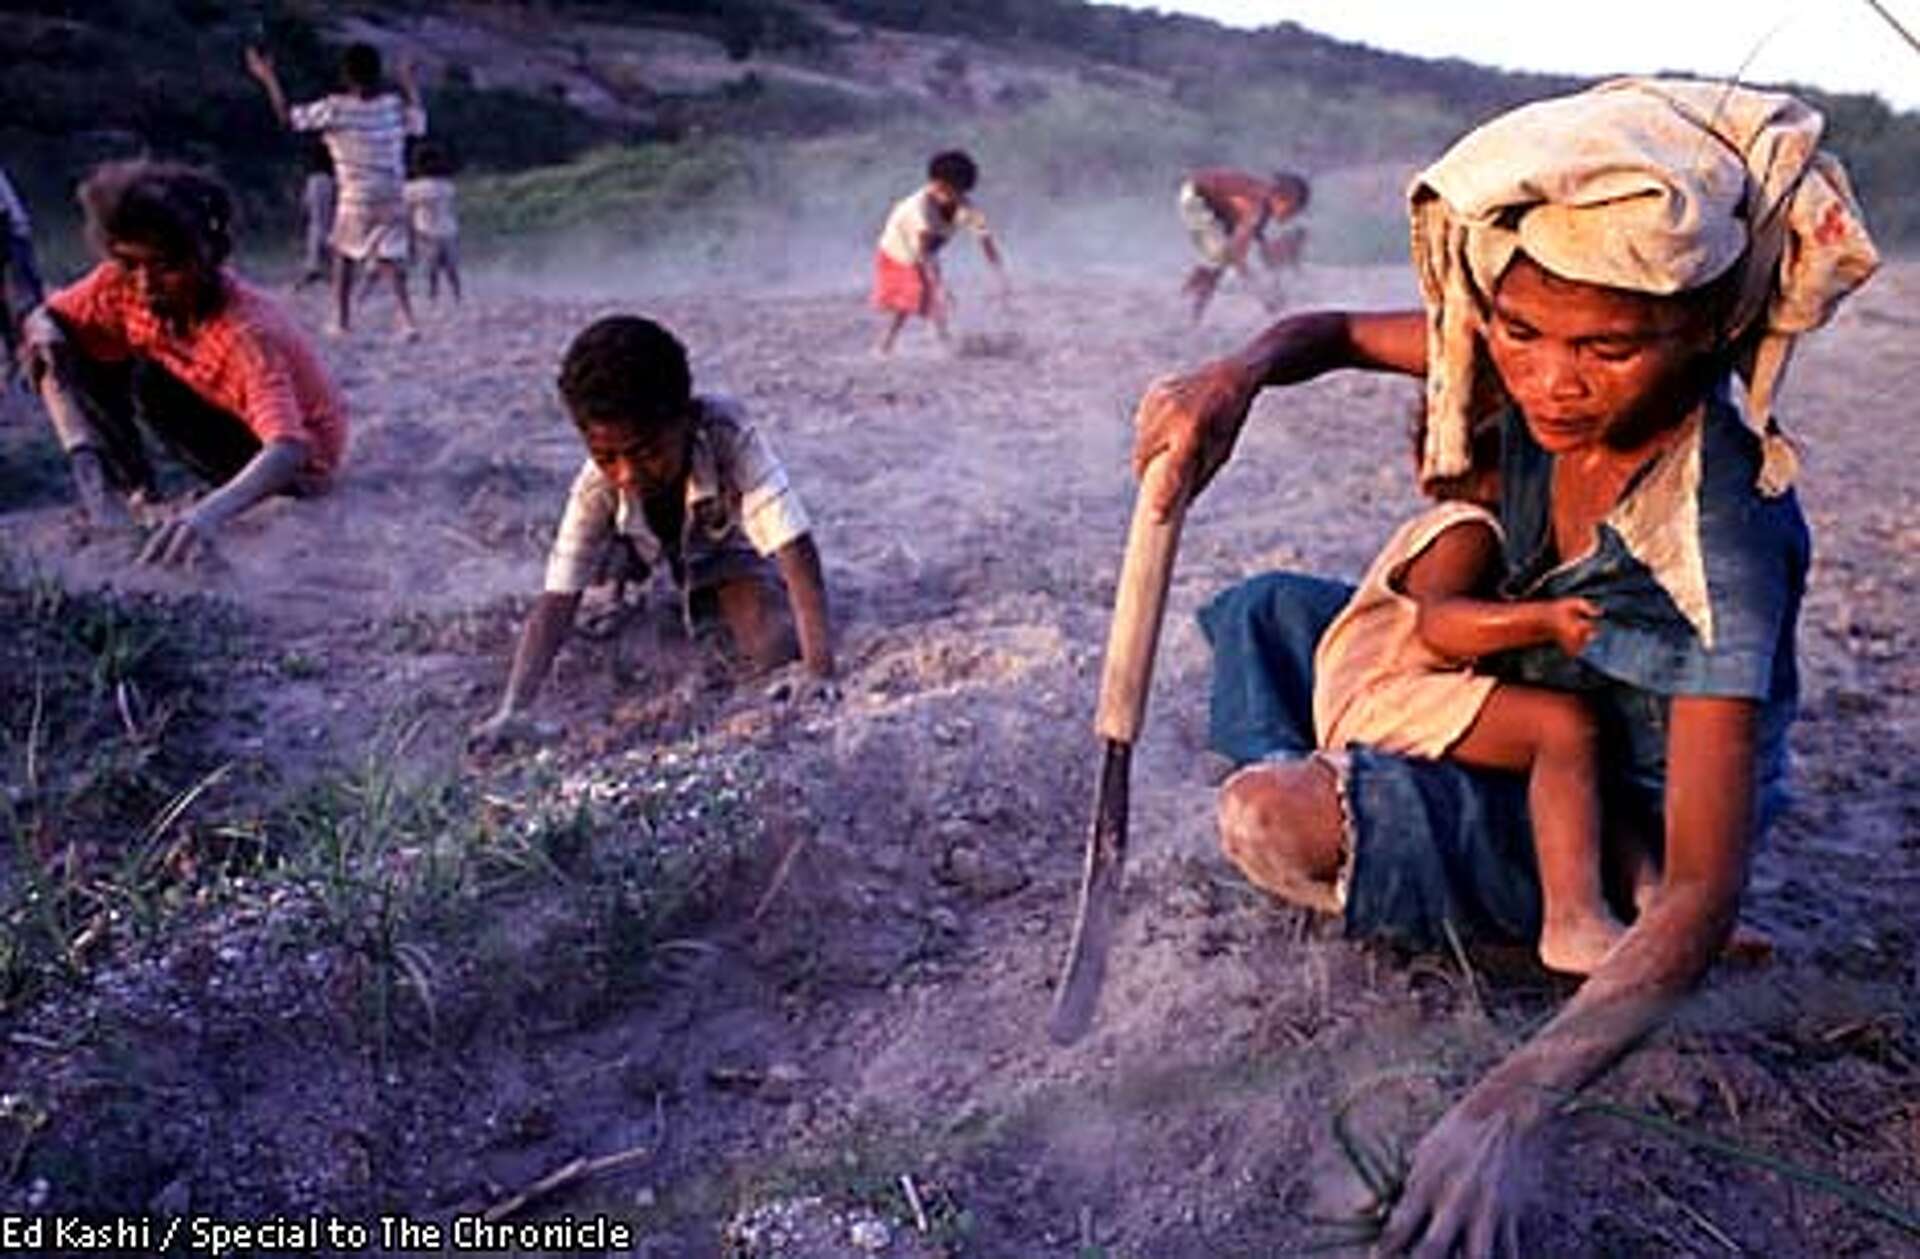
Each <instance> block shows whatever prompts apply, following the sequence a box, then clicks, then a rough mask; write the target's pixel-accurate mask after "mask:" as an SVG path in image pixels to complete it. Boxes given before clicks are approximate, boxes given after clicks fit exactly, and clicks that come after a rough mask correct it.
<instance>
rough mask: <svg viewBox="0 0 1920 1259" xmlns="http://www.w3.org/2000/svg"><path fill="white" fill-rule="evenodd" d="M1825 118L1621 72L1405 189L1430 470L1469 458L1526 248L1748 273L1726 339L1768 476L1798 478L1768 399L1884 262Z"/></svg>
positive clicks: (1640, 268) (1665, 276)
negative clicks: (1799, 339) (1826, 132)
mask: <svg viewBox="0 0 1920 1259" xmlns="http://www.w3.org/2000/svg"><path fill="white" fill-rule="evenodd" d="M1823 126H1824V122H1823V120H1822V118H1821V116H1820V115H1819V114H1818V113H1817V112H1815V111H1814V110H1812V109H1811V108H1809V107H1808V106H1807V105H1805V104H1804V103H1802V102H1801V101H1799V100H1797V99H1796V98H1794V97H1792V96H1787V95H1783V94H1781V93H1777V92H1763V91H1757V90H1754V89H1751V88H1744V87H1739V86H1736V85H1732V84H1726V83H1710V82H1700V81H1693V80H1678V79H1617V80H1614V81H1612V82H1609V83H1604V84H1601V85H1600V86H1598V87H1595V88H1592V89H1590V90H1588V91H1585V92H1581V93H1578V94H1576V95H1573V96H1563V97H1557V98H1554V99H1552V100H1546V101H1540V102H1537V103H1534V104H1531V105H1526V106H1522V107H1521V108H1519V109H1516V110H1513V111H1512V112H1510V113H1507V114H1503V115H1502V116H1500V117H1498V118H1496V119H1494V120H1493V121H1491V122H1489V123H1487V124H1485V125H1484V126H1481V127H1479V128H1478V129H1476V130H1475V131H1473V132H1471V133H1469V134H1468V135H1467V136H1466V137H1465V138H1463V139H1462V140H1460V141H1459V142H1458V143H1456V144H1455V145H1454V146H1453V147H1452V148H1451V149H1449V150H1448V151H1447V153H1446V154H1445V156H1443V157H1442V158H1441V159H1440V160H1439V161H1437V162H1435V163H1434V164H1433V165H1432V166H1429V167H1428V168H1427V169H1426V170H1424V171H1422V172H1421V173H1420V174H1419V175H1418V176H1417V177H1416V178H1415V180H1414V182H1413V186H1412V188H1411V189H1410V190H1409V194H1408V196H1409V200H1410V202H1411V212H1412V219H1413V260H1414V267H1415V270H1416V271H1417V272H1418V273H1419V279H1420V290H1421V296H1422V298H1423V299H1424V300H1425V303H1426V308H1427V321H1428V322H1427V415H1428V423H1427V444H1426V449H1425V451H1424V452H1423V455H1422V460H1421V477H1422V479H1423V480H1428V479H1432V478H1436V477H1445V476H1454V475H1458V474H1460V473H1461V472H1464V471H1465V470H1466V468H1467V426H1468V422H1469V420H1470V418H1471V417H1470V416H1469V414H1468V409H1469V405H1470V400H1471V392H1472V382H1473V376H1474V365H1475V362H1476V359H1477V356H1478V355H1480V354H1482V353H1484V349H1483V347H1482V344H1481V339H1482V336H1483V319H1484V303H1485V301H1486V299H1487V298H1488V297H1489V296H1490V295H1491V294H1492V292H1493V289H1494V285H1495V284H1497V283H1498V281H1499V278H1500V275H1501V273H1502V272H1503V271H1505V270H1506V268H1507V265H1508V264H1509V263H1510V262H1511V261H1512V260H1513V257H1514V254H1515V253H1516V252H1524V253H1525V254H1526V255H1527V257H1529V258H1531V259H1532V260H1533V261H1534V262H1536V263H1538V264H1539V265H1540V266H1542V267H1544V268H1545V269H1546V270H1548V271H1550V272H1552V273H1553V274H1555V275H1558V276H1560V277H1562V278H1564V279H1569V280H1576V281H1582V282H1585V283H1589V284H1598V285H1604V286H1606V287H1609V288H1616V289H1625V290H1628V291H1631V292H1638V293H1652V294H1672V293H1683V292H1689V291H1692V290H1695V289H1699V288H1701V287H1703V286H1705V285H1707V284H1710V283H1712V282H1713V281H1715V280H1717V279H1719V278H1720V277H1721V276H1722V275H1724V274H1726V273H1727V271H1728V270H1729V268H1733V267H1738V268H1740V272H1739V279H1738V280H1737V281H1736V282H1735V285H1736V295H1735V300H1734V306H1733V311H1732V317H1731V319H1729V320H1728V321H1727V325H1726V328H1725V335H1726V337H1727V340H1728V342H1729V343H1731V342H1734V341H1739V342H1740V343H1741V345H1742V348H1743V351H1744V358H1743V361H1742V362H1741V363H1740V364H1739V368H1740V372H1741V375H1742V376H1743V377H1745V379H1746V381H1747V396H1746V399H1745V401H1746V416H1747V420H1748V422H1749V423H1750V424H1751V425H1752V426H1753V427H1754V429H1755V431H1756V432H1757V433H1758V434H1759V435H1760V437H1761V439H1762V441H1763V442H1764V444H1765V458H1764V462H1763V466H1762V470H1761V474H1760V481H1761V488H1762V489H1763V490H1764V491H1766V492H1768V493H1779V492H1780V491H1782V490H1784V489H1785V488H1786V487H1787V485H1788V484H1790V483H1791V481H1792V479H1793V471H1794V458H1793V452H1792V448H1791V446H1789V445H1788V443H1787V442H1786V441H1785V440H1784V438H1782V437H1781V436H1780V434H1779V432H1778V430H1777V428H1776V426H1775V425H1774V424H1773V423H1772V405H1773V397H1774V394H1775V392H1776V391H1777V389H1778V386H1779V381H1780V376H1781V374H1782V372H1784V370H1785V368H1786V362H1787V356H1788V352H1789V351H1790V349H1791V348H1792V343H1793V339H1794V337H1795V336H1797V335H1798V334H1800V333H1802V332H1805V331H1807V330H1808V329H1810V328H1814V327H1817V326H1818V325H1819V324H1821V323H1824V322H1825V321H1826V319H1827V317H1828V315H1830V314H1831V313H1832V311H1833V308H1834V307H1835V306H1836V305H1837V304H1838V303H1839V302H1840V300H1841V299H1842V298H1843V297H1845V296H1846V295H1847V294H1848V293H1850V292H1851V291H1852V290H1853V289H1855V288H1857V287H1858V286H1859V285H1860V284H1861V283H1862V282H1863V281H1865V280H1866V278H1867V277H1868V276H1869V275H1871V274H1872V273H1873V271H1874V269H1875V267H1877V266H1878V265H1879V257H1878V255H1877V254H1876V253H1875V251H1874V248H1873V242H1872V241H1871V240H1870V239H1868V236H1867V231H1866V226H1865V224H1864V223H1863V221H1862V219H1861V215H1860V209H1859V206H1858V204H1857V203H1856V202H1855V200H1854V196H1853V190H1852V188H1851V187H1850V186H1849V185H1848V182H1847V176H1846V172H1845V171H1844V170H1843V169H1842V168H1841V166H1840V163H1839V162H1838V161H1837V160H1836V159H1834V158H1833V157H1832V155H1830V154H1828V153H1825V152H1823V151H1821V150H1820V149H1819V147H1818V146H1819V141H1820V134H1821V130H1822V128H1823Z"/></svg>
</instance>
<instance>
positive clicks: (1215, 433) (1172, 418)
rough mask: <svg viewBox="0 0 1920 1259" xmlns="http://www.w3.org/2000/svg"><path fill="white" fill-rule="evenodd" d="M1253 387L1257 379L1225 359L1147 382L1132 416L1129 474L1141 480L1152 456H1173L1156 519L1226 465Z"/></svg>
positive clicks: (1160, 492)
mask: <svg viewBox="0 0 1920 1259" xmlns="http://www.w3.org/2000/svg"><path fill="white" fill-rule="evenodd" d="M1257 388H1258V380H1257V378H1255V377H1254V376H1253V375H1252V374H1251V373H1249V372H1248V371H1247V369H1246V368H1244V367H1243V366H1241V365H1240V364H1238V363H1235V362H1233V361H1232V360H1230V359H1216V360H1215V361H1214V362H1211V363H1208V364H1206V365H1205V366H1203V367H1201V368H1199V369H1197V370H1195V371H1192V372H1188V373H1185V374H1184V375H1177V376H1162V377H1161V378H1160V379H1158V380H1156V381H1154V382H1153V383H1152V384H1151V385H1149V386H1147V392H1146V395H1145V396H1144V397H1142V398H1141V399H1140V405H1139V407H1137V408H1136V409H1135V411H1134V414H1133V428H1134V437H1133V472H1134V475H1135V476H1138V477H1141V478H1142V479H1144V478H1145V477H1146V473H1147V468H1148V466H1149V465H1151V464H1152V463H1153V462H1154V461H1155V460H1156V459H1159V458H1161V457H1163V456H1165V457H1168V458H1171V459H1172V460H1173V467H1172V469H1171V471H1172V475H1171V476H1168V475H1164V474H1163V475H1162V476H1161V477H1160V482H1159V487H1158V493H1157V495H1156V496H1155V499H1154V502H1153V510H1154V514H1155V515H1156V516H1157V517H1158V518H1159V519H1161V520H1165V519H1166V518H1167V517H1168V516H1169V515H1170V514H1171V513H1172V511H1173V509H1174V507H1175V505H1176V504H1178V503H1180V502H1182V501H1185V500H1187V499H1191V498H1192V497H1194V496H1195V495H1197V494H1198V493H1199V492H1200V491H1201V490H1203V489H1205V488H1206V486H1207V482H1209V481H1211V480H1212V479H1213V474H1214V473H1216V472H1218V471H1219V470H1220V466H1221V465H1222V464H1224V463H1226V461H1227V456H1228V455H1230V454H1232V453H1233V443H1234V442H1235V441H1236V440H1238V439H1239V436H1240V428H1241V426H1242V425H1244V424H1245V423H1246V422H1247V409H1248V408H1249V407H1250V406H1252V405H1253V395H1254V393H1255V392H1256V390H1257Z"/></svg>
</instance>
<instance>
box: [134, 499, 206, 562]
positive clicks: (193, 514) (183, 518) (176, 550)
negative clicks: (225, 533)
mask: <svg viewBox="0 0 1920 1259" xmlns="http://www.w3.org/2000/svg"><path fill="white" fill-rule="evenodd" d="M213 533H214V529H213V526H212V525H210V524H209V523H207V521H206V520H205V518H203V517H202V516H201V514H200V513H199V511H198V510H194V509H189V510H187V511H183V512H181V513H180V514H179V515H177V516H173V517H171V518H169V519H167V520H163V521H161V522H160V527H159V528H157V529H155V530H154V531H153V532H152V533H151V534H149V535H147V542H146V545H145V546H143V547H141V548H140V562H141V563H142V564H160V565H164V566H166V567H170V568H171V567H176V566H178V567H185V568H197V567H202V566H211V565H215V564H218V563H219V560H220V554H219V552H218V551H216V550H214V547H213Z"/></svg>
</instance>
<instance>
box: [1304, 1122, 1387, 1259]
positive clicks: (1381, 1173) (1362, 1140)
mask: <svg viewBox="0 0 1920 1259" xmlns="http://www.w3.org/2000/svg"><path fill="white" fill-rule="evenodd" d="M1358 1100H1359V1094H1358V1093H1356V1094H1354V1095H1352V1096H1350V1097H1348V1098H1347V1100H1346V1101H1345V1102H1343V1103H1341V1105H1340V1107H1339V1108H1338V1109H1336V1110H1335V1111H1334V1112H1333V1118H1332V1119H1331V1120H1330V1121H1329V1125H1328V1126H1329V1127H1330V1128H1331V1129H1332V1132H1333V1140H1334V1144H1335V1145H1337V1146H1338V1147H1339V1149H1340V1154H1341V1157H1343V1158H1345V1159H1346V1160H1347V1164H1348V1166H1350V1167H1352V1168H1353V1172H1354V1175H1356V1176H1358V1177H1359V1178H1360V1183H1361V1184H1363V1185H1365V1186H1366V1188H1367V1194H1368V1198H1367V1201H1366V1203H1365V1204H1364V1205H1363V1206H1361V1208H1360V1209H1359V1210H1358V1211H1356V1212H1355V1213H1354V1214H1352V1215H1350V1216H1347V1217H1344V1218H1336V1219H1326V1218H1316V1219H1310V1220H1309V1221H1308V1223H1309V1224H1311V1225H1313V1226H1314V1227H1316V1228H1318V1229H1320V1230H1322V1232H1323V1236H1322V1237H1321V1238H1320V1239H1319V1240H1318V1241H1317V1242H1316V1243H1315V1244H1314V1247H1313V1249H1315V1250H1317V1251H1327V1250H1344V1249H1348V1248H1360V1247H1371V1246H1372V1245H1373V1244H1374V1243H1375V1242H1377V1241H1379V1240H1380V1235H1381V1234H1382V1233H1384V1232H1385V1231H1386V1227H1387V1220H1388V1219H1389V1218H1391V1217H1392V1215H1393V1209H1394V1207H1396V1206H1398V1205H1399V1203H1400V1198H1401V1196H1402V1195H1403V1194H1404V1193H1405V1192H1406V1188H1407V1175H1408V1173H1409V1171H1410V1170H1411V1164H1412V1159H1411V1156H1410V1155H1409V1154H1408V1152H1407V1150H1406V1149H1405V1148H1404V1147H1403V1146H1401V1145H1400V1144H1398V1143H1397V1142H1394V1141H1393V1140H1391V1139H1390V1138H1385V1137H1367V1136H1363V1135H1361V1134H1360V1133H1359V1132H1357V1131H1355V1130H1354V1127H1353V1107H1354V1104H1355V1103H1356V1102H1357V1101H1358Z"/></svg>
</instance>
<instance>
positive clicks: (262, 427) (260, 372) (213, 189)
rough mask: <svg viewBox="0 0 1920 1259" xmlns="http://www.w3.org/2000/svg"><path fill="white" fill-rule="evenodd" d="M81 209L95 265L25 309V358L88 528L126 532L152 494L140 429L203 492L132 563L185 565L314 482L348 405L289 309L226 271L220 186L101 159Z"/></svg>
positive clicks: (227, 241)
mask: <svg viewBox="0 0 1920 1259" xmlns="http://www.w3.org/2000/svg"><path fill="white" fill-rule="evenodd" d="M80 203H81V205H82V206H83V207H84V209H85V211H86V225H87V236H88V238H89V239H90V240H91V241H92V243H93V244H94V246H95V247H96V248H97V249H98V250H99V251H100V253H101V254H102V255H103V256H104V259H105V260H104V261H102V262H101V263H100V265H99V266H97V267H95V268H94V269H93V270H92V271H90V272H88V273H87V274H86V275H85V276H84V277H82V278H81V279H80V280H78V281H76V282H75V283H73V284H70V285H68V286H67V287H66V288H63V289H61V290H59V291H58V292H56V293H54V294H52V295H51V296H49V297H48V298H47V300H46V302H45V304H44V305H42V306H41V307H40V308H39V309H38V310H36V311H35V312H34V313H33V314H32V315H31V316H30V317H29V318H28V320H27V325H26V340H27V350H28V357H27V368H28V373H29V379H30V380H31V382H32V383H33V386H34V388H35V389H37V390H38V391H39V393H40V397H41V399H42V401H44V402H45V404H46V408H47V414H48V416H49V418H50V419H51V420H52V423H53V428H54V431H55V434H56V435H57V436H58V438H59V440H60V445H61V447H62V448H63V449H64V450H65V451H66V453H67V457H68V459H69V460H71V464H72V469H73V476H74V483H75V488H76V489H77V490H78V491H79V494H80V498H81V502H82V504H83V505H84V507H85V508H86V511H87V514H88V516H89V517H90V518H91V520H92V522H93V523H94V524H95V525H96V526H103V527H106V528H108V529H117V528H120V527H123V526H125V527H131V525H132V523H133V522H132V520H131V518H130V515H129V513H128V510H127V508H128V505H129V504H131V505H134V506H147V505H151V504H152V503H153V502H154V494H155V483H154V470H153V465H152V464H151V463H150V462H149V461H148V458H147V452H146V446H145V443H144V441H143V439H142V437H141V432H140V430H141V428H142V427H144V428H145V429H146V430H147V431H148V432H149V433H151V434H152V435H153V436H154V437H156V438H158V439H159V440H160V442H161V443H162V445H164V446H165V447H166V448H167V449H168V450H169V451H170V452H171V453H172V454H173V455H175V456H176V457H177V458H178V459H179V460H180V462H182V463H183V464H185V465H186V466H187V467H188V468H189V469H190V470H191V471H193V472H194V473H195V474H196V475H198V476H199V477H200V478H201V479H202V480H204V481H206V482H208V483H210V484H211V485H212V487H213V489H212V491H211V492H210V493H208V494H207V495H206V496H205V497H203V498H200V499H198V500H197V501H194V502H191V503H187V504H184V505H183V506H182V508H181V509H180V510H178V511H176V512H173V513H172V514H171V515H170V517H169V518H168V519H167V520H166V521H165V522H164V523H162V524H160V525H159V527H158V528H156V529H155V530H154V532H153V533H152V535H151V536H150V537H149V538H148V539H147V541H146V545H145V548H144V549H143V550H142V552H141V559H142V560H144V561H147V562H160V563H168V564H175V563H186V562H191V561H193V560H194V559H196V558H197V557H198V556H200V555H201V553H202V552H204V551H206V550H208V549H209V548H210V546H211V544H212V541H213V539H214V537H215V536H216V535H217V534H218V533H219V531H220V530H221V529H222V528H223V527H224V526H225V525H226V523H227V521H229V520H231V519H232V518H233V517H235V516H237V515H239V514H240V513H241V512H244V511H246V510H247V509H249V508H250V507H252V506H253V505H254V504H256V503H258V502H260V501H261V500H263V499H265V498H268V497H270V496H272V495H276V494H293V495H313V494H319V493H322V492H324V491H325V490H326V489H327V488H328V487H329V486H330V485H331V483H332V481H333V478H334V476H335V474H336V473H337V471H338V470H339V467H340V464H341V460H342V458H343V456H344V454H345V451H346V445H347V409H346V405H345V403H344V402H343V400H342V399H341V396H340V393H339V391H338V390H337V389H336V388H335V387H334V384H333V381H332V379H331V378H330V377H329V376H328V375H327V372H326V369H325V368H324V367H323V366H322V365H321V363H320V358H319V356H318V355H317V354H316V353H315V352H314V348H313V346H312V344H311V343H310V342H309V341H308V339H307V337H306V335H305V334H304V333H303V332H301V331H300V329H299V328H298V327H297V326H296V325H295V324H294V321H293V319H292V318H291V317H290V316H289V315H288V314H287V313H286V312H285V311H284V310H283V309H281V308H280V306H279V305H278V303H276V302H275V301H274V300H273V299H272V298H270V297H268V296H267V295H266V294H265V293H264V292H262V291H261V290H260V289H258V288H255V287H254V286H253V285H251V284H248V283H247V282H246V281H244V280H242V279H241V278H240V277H239V276H237V275H235V274H234V273H233V272H232V271H230V270H228V269H227V267H226V265H225V264H226V260H227V255H228V254H229V252H231V250H232V247H233V239H232V219H233V200H232V198H231V197H230V196H229V195H228V193H227V190H226V188H225V187H223V186H222V185H221V184H220V183H219V181H218V180H216V179H214V178H213V177H212V176H210V175H207V174H205V173H204V172H201V171H197V170H194V169H192V168H190V167H185V166H179V165H176V164H173V163H167V162H149V161H144V160H136V161H128V162H111V163H108V164H107V165H105V166H102V167H100V168H99V169H97V170H95V171H94V172H93V173H92V174H91V175H90V176H88V178H87V180H86V182H85V183H83V184H82V185H81V186H80ZM136 421H137V423H136Z"/></svg>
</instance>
